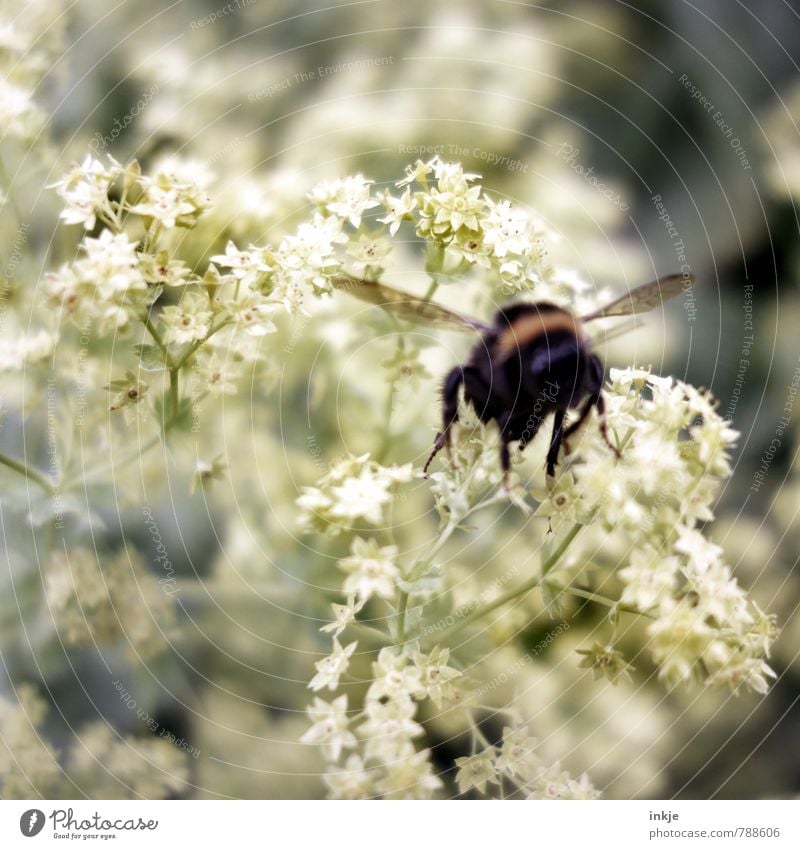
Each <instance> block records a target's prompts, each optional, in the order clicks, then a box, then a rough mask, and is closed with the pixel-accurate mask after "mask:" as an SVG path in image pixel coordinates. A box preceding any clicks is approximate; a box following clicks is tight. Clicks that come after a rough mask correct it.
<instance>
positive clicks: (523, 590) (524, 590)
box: [436, 522, 583, 642]
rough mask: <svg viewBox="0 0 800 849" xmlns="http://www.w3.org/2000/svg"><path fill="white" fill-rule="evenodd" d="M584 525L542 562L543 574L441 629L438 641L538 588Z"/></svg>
mask: <svg viewBox="0 0 800 849" xmlns="http://www.w3.org/2000/svg"><path fill="white" fill-rule="evenodd" d="M582 527H583V525H580V524H578V523H577V522H576V523H575V524H574V525H573V526H572V528H571V529H570V531H569V533H568V534H567V535H566V536H565V537H564V539H563V540H562V542H561V545H559V546H558V548H557V549H556V550H555V551H554V552H553V553H552V554H551V555H550V556H549V557H548V558H547V560H545V562H544V563H543V564H542V569H541V575H537V576H535V577H533V578H531V579H530V580H528V581H525V583H524V584H522V586H520V587H517V588H516V589H513V590H509V591H508V592H507V593H503V594H502V595H500V596H498V597H497V598H496V599H495V600H494V601H492V602H490V603H489V604H485V605H484V606H483V607H481V608H478V609H477V610H475V611H473V612H472V613H470V614H469V615H467V616H465V617H464V618H463V619H462V620H461V621H460V622H456V623H455V624H454V625H451V626H450V627H449V628H446V629H445V630H444V631H440V632H439V633H438V634H437V635H436V640H437V642H447V640H448V639H449V638H450V637H452V636H453V635H454V634H457V633H458V632H459V631H462V630H463V629H464V628H466V627H467V626H469V625H473V624H475V623H476V622H479V621H480V620H481V619H485V618H486V617H487V616H488V615H489V614H490V613H492V612H494V611H495V610H497V608H498V607H503V605H505V604H508V603H509V602H510V601H516V600H517V599H518V598H521V597H522V596H524V595H527V594H528V593H529V592H530V591H531V590H533V589H536V587H538V586H539V584H540V583H541V582H542V579H543V578H544V577H545V576H546V575H547V573H548V572H550V570H551V569H552V568H553V566H555V565H556V563H558V561H559V560H560V559H561V557H562V555H563V554H564V552H565V551H566V550H567V549H568V548H569V546H570V544H571V543H572V541H573V540H574V539H575V537H576V536H577V535H578V533H579V532H580V530H581V528H582Z"/></svg>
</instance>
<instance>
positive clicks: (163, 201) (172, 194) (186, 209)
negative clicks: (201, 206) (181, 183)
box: [131, 186, 195, 227]
mask: <svg viewBox="0 0 800 849" xmlns="http://www.w3.org/2000/svg"><path fill="white" fill-rule="evenodd" d="M194 211H195V206H194V204H192V203H189V201H188V200H186V199H185V198H184V197H183V194H182V193H181V192H180V191H179V190H178V189H177V188H166V189H162V188H160V187H159V186H148V187H147V191H146V193H145V199H144V200H143V201H139V203H137V204H136V205H135V206H133V207H131V212H135V213H136V214H137V215H142V216H145V217H148V218H155V219H157V220H158V221H160V222H161V223H162V224H163V225H164V227H174V226H175V223H176V221H177V219H178V218H180V217H181V216H184V215H190V214H191V213H192V212H194Z"/></svg>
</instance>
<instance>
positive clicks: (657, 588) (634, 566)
mask: <svg viewBox="0 0 800 849" xmlns="http://www.w3.org/2000/svg"><path fill="white" fill-rule="evenodd" d="M679 565H680V564H679V562H678V558H677V557H673V556H669V557H665V556H664V555H663V554H660V553H659V552H658V551H655V550H652V549H649V548H643V549H637V550H634V551H632V552H631V556H630V562H629V565H628V566H626V567H625V568H624V569H621V570H620V573H619V576H620V578H622V580H623V581H624V582H625V589H624V590H623V591H622V596H621V597H620V601H621V602H622V603H623V604H630V605H632V606H633V607H635V608H636V609H637V610H641V611H647V610H650V608H652V607H655V606H656V605H658V604H659V603H660V602H661V601H662V600H663V599H665V598H668V597H671V596H672V593H673V591H674V589H675V586H676V578H677V574H678V568H679Z"/></svg>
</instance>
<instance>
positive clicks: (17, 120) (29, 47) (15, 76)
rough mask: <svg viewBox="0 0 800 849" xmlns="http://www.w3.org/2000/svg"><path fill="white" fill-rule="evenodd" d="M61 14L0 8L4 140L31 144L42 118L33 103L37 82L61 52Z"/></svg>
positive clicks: (49, 7) (49, 6)
mask: <svg viewBox="0 0 800 849" xmlns="http://www.w3.org/2000/svg"><path fill="white" fill-rule="evenodd" d="M64 26H65V23H64V14H63V9H61V8H60V7H59V6H58V5H57V4H55V3H49V2H45V3H31V4H29V5H28V6H27V7H26V9H25V14H24V15H19V14H18V9H17V8H16V7H15V6H14V4H11V3H3V4H2V5H0V126H2V127H3V136H4V138H5V139H7V140H10V139H12V138H13V139H20V140H22V141H24V142H28V143H32V142H34V141H35V140H36V139H37V137H38V136H39V134H40V132H41V130H42V126H43V125H44V123H45V120H46V117H47V116H46V114H45V112H44V110H42V109H41V108H40V107H39V106H38V105H37V103H36V102H35V101H34V94H36V93H37V89H38V90H39V93H40V92H41V87H40V82H41V80H42V78H43V77H45V76H46V75H47V73H48V72H49V71H50V70H51V69H52V67H53V65H54V63H55V62H57V60H58V57H59V56H60V55H62V53H63V50H64V44H63V31H64Z"/></svg>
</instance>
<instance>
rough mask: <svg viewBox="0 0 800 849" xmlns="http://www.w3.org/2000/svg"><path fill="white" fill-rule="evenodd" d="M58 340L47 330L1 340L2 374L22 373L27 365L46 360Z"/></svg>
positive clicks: (0, 362) (0, 365)
mask: <svg viewBox="0 0 800 849" xmlns="http://www.w3.org/2000/svg"><path fill="white" fill-rule="evenodd" d="M55 344H56V338H55V336H54V335H53V334H52V333H48V332H47V331H46V330H38V331H36V333H21V334H20V335H19V336H16V337H14V338H12V337H9V336H5V337H4V338H2V339H0V372H4V371H22V370H23V369H24V368H25V366H26V365H33V364H35V363H40V362H42V361H43V360H46V359H47V358H48V357H50V355H51V354H52V353H53V349H54V348H55Z"/></svg>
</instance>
